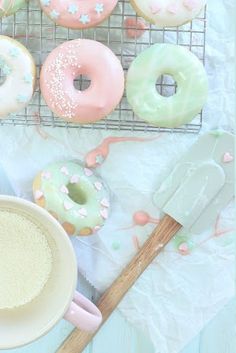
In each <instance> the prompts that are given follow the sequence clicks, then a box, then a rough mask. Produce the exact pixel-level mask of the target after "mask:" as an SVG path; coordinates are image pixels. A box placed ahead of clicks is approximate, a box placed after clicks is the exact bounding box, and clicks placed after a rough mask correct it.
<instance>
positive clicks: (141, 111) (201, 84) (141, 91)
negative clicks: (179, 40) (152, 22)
mask: <svg viewBox="0 0 236 353" xmlns="http://www.w3.org/2000/svg"><path fill="white" fill-rule="evenodd" d="M161 75H171V76H172V77H173V78H174V80H175V81H176V83H177V91H176V93H175V94H174V95H172V96H170V97H164V96H162V95H161V94H159V93H158V92H157V90H156V80H157V79H158V78H159V77H160V76H161ZM126 93H127V99H128V102H129V104H130V105H131V107H132V109H133V111H134V113H135V114H136V115H137V116H138V117H139V118H141V119H143V120H145V121H147V122H148V123H149V124H152V125H155V126H158V127H167V128H174V127H178V126H181V125H183V124H186V123H189V122H190V121H191V120H193V118H194V117H195V116H196V115H197V114H198V113H200V111H201V109H202V107H203V105H204V103H205V102H206V100H207V95H208V80H207V76H206V72H205V69H204V67H203V65H202V63H201V61H200V60H199V59H198V58H197V57H196V56H195V55H194V54H193V53H191V52H190V51H189V50H188V49H186V48H184V47H181V46H178V45H173V44H154V45H153V46H151V47H150V48H148V49H146V50H144V51H143V52H142V53H141V54H139V55H138V56H137V58H136V59H135V60H134V61H133V63H132V64H131V66H130V68H129V70H128V74H127V80H126Z"/></svg>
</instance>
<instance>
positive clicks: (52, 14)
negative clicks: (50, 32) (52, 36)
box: [50, 10, 60, 20]
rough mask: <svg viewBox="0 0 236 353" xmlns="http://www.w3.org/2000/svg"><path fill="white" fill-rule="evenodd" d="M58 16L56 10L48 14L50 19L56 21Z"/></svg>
mask: <svg viewBox="0 0 236 353" xmlns="http://www.w3.org/2000/svg"><path fill="white" fill-rule="evenodd" d="M59 15H60V14H59V12H57V11H56V10H52V11H51V12H50V16H51V18H52V19H54V20H56V19H58V17H59Z"/></svg>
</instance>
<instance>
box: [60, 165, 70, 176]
mask: <svg viewBox="0 0 236 353" xmlns="http://www.w3.org/2000/svg"><path fill="white" fill-rule="evenodd" d="M60 171H61V173H62V174H65V175H69V172H68V170H67V168H66V167H62V168H61V169H60Z"/></svg>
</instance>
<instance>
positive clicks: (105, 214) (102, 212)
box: [100, 209, 108, 219]
mask: <svg viewBox="0 0 236 353" xmlns="http://www.w3.org/2000/svg"><path fill="white" fill-rule="evenodd" d="M100 215H101V216H102V218H103V219H107V218H108V211H107V209H103V210H101V212H100Z"/></svg>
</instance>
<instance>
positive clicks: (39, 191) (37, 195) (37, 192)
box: [34, 190, 43, 200]
mask: <svg viewBox="0 0 236 353" xmlns="http://www.w3.org/2000/svg"><path fill="white" fill-rule="evenodd" d="M34 197H35V199H36V200H39V199H41V198H42V197H43V192H42V191H41V190H36V191H35V193H34Z"/></svg>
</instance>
